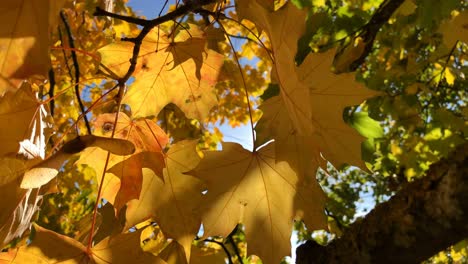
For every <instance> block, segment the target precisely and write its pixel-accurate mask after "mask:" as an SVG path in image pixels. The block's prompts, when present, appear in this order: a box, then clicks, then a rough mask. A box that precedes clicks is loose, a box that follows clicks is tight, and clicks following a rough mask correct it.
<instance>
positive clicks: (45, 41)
mask: <svg viewBox="0 0 468 264" xmlns="http://www.w3.org/2000/svg"><path fill="white" fill-rule="evenodd" d="M64 2H65V1H64V0H46V1H42V2H37V1H35V0H5V1H2V5H1V7H0V23H1V25H2V26H1V28H0V96H3V94H4V93H5V92H6V91H8V90H16V89H17V88H18V86H19V84H20V82H21V80H22V79H25V78H28V77H30V76H32V75H35V74H40V75H46V73H47V71H48V70H49V64H50V63H49V61H50V60H49V53H48V50H49V29H50V28H51V27H53V26H54V25H55V22H56V20H57V18H58V13H59V10H60V8H62V5H63V3H64Z"/></svg>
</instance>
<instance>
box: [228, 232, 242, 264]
mask: <svg viewBox="0 0 468 264" xmlns="http://www.w3.org/2000/svg"><path fill="white" fill-rule="evenodd" d="M227 241H228V242H229V243H231V245H232V248H233V249H234V253H236V256H237V259H238V260H239V262H240V264H244V261H243V260H242V256H241V254H240V252H239V248H238V247H237V244H236V242H235V241H234V239H233V238H232V236H228V237H227Z"/></svg>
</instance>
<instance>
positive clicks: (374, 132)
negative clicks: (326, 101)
mask: <svg viewBox="0 0 468 264" xmlns="http://www.w3.org/2000/svg"><path fill="white" fill-rule="evenodd" d="M348 123H349V125H350V126H351V127H353V128H354V129H356V130H357V131H358V132H359V134H361V135H362V136H364V137H367V138H380V137H382V136H383V129H382V127H381V126H380V124H379V122H377V121H375V120H374V119H372V118H370V117H369V114H368V113H367V112H357V113H353V115H352V116H351V117H350V118H349V120H348Z"/></svg>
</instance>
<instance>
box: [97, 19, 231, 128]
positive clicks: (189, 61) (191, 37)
mask: <svg viewBox="0 0 468 264" xmlns="http://www.w3.org/2000/svg"><path fill="white" fill-rule="evenodd" d="M158 31H159V30H157V29H153V30H152V31H151V32H150V33H149V34H148V36H147V37H146V38H145V39H144V40H143V43H142V45H141V47H140V50H141V52H140V56H139V57H138V65H137V70H136V73H135V82H134V83H132V85H131V86H130V87H129V91H128V93H127V94H126V95H125V96H124V98H123V103H125V104H128V105H129V106H130V107H131V109H132V113H133V116H134V117H147V116H157V114H158V113H159V112H160V111H161V110H162V109H163V108H164V106H166V105H167V104H169V103H174V104H175V105H177V106H178V107H179V108H180V109H182V111H184V113H185V114H186V116H187V117H188V118H196V119H198V120H203V119H204V118H205V117H206V116H207V114H208V111H209V110H210V109H211V108H212V107H213V106H214V105H215V104H216V96H215V94H214V93H213V87H214V85H215V84H216V80H217V76H218V74H219V70H220V68H221V65H222V63H223V57H222V56H221V55H220V54H218V53H217V52H215V51H213V50H209V49H207V48H206V37H205V34H204V32H203V31H201V30H200V29H199V28H197V26H195V25H190V29H187V30H186V29H183V30H181V31H180V32H179V33H178V34H177V35H176V37H175V39H174V41H172V40H170V39H169V38H168V37H167V36H166V35H165V34H164V33H162V31H160V34H158ZM132 49H133V46H132V45H129V43H128V42H116V43H112V44H110V45H108V46H105V47H103V48H101V49H100V50H99V52H100V53H101V55H102V63H103V64H104V65H106V66H107V67H108V68H110V69H112V70H113V71H114V72H116V73H117V74H118V75H119V76H122V75H123V74H124V73H125V72H126V71H127V69H128V66H129V62H128V59H129V58H130V57H131V54H132Z"/></svg>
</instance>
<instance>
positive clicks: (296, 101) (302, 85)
mask: <svg viewBox="0 0 468 264" xmlns="http://www.w3.org/2000/svg"><path fill="white" fill-rule="evenodd" d="M236 3H237V4H238V12H239V15H240V16H241V17H245V18H248V19H250V20H252V21H253V22H254V23H255V24H256V25H257V26H259V27H260V28H261V29H263V30H265V31H266V32H267V33H268V36H269V38H270V41H271V45H272V50H273V57H274V60H275V65H274V69H273V73H272V76H273V79H274V81H275V82H277V83H278V84H279V87H280V96H281V99H282V103H281V105H282V106H281V107H280V106H279V105H278V106H277V107H270V109H271V110H272V111H275V113H276V111H286V112H287V113H288V115H287V116H283V117H282V118H283V119H289V122H288V124H289V123H290V125H288V126H286V127H280V128H276V129H275V130H276V131H277V132H276V134H275V133H273V137H274V138H275V139H276V140H278V139H279V140H281V138H282V139H286V138H289V137H286V136H285V135H286V134H287V133H290V134H292V135H295V134H296V133H298V134H299V135H300V136H302V137H309V139H307V141H308V143H306V144H307V145H306V146H304V147H303V148H304V149H305V148H306V147H308V148H315V149H317V147H318V151H319V152H320V153H321V154H322V155H323V156H324V157H325V158H326V159H327V160H328V161H330V162H332V163H333V164H334V165H335V166H340V165H342V164H344V163H347V164H351V165H357V166H360V167H361V168H365V165H364V163H363V162H362V160H361V147H360V146H361V142H362V141H363V140H364V138H363V137H362V136H360V135H359V134H358V133H357V132H356V131H354V130H353V129H352V128H351V127H349V126H347V125H346V124H345V123H344V120H343V118H342V115H343V110H344V108H346V107H347V106H352V105H356V104H360V103H361V102H362V101H363V100H365V99H367V98H369V97H372V96H375V95H377V93H376V92H374V91H371V90H369V89H367V88H365V86H364V85H362V84H360V83H358V82H356V81H355V79H354V74H352V73H346V74H335V73H333V72H332V71H331V66H332V64H333V57H334V55H335V49H330V50H328V51H327V52H324V53H314V54H309V55H308V56H307V57H306V58H305V60H304V62H303V63H302V64H301V65H300V66H299V67H297V66H296V65H295V62H294V57H295V55H296V53H297V40H298V39H299V38H300V37H301V36H302V34H303V33H304V30H305V24H304V21H305V19H306V11H303V10H299V9H298V8H296V7H295V6H294V5H293V4H291V3H288V4H286V5H285V6H283V7H282V8H281V9H280V10H278V11H276V12H270V11H268V10H265V9H264V8H263V7H262V6H261V5H259V4H258V3H257V2H256V1H238V2H236ZM278 103H279V102H278ZM278 107H279V108H278ZM268 115H269V116H272V115H275V114H274V113H270V114H268ZM260 122H268V121H260ZM270 122H271V120H270ZM284 122H286V121H284ZM266 126H267V127H272V126H273V125H271V124H270V125H266ZM278 129H280V130H281V129H287V130H288V131H278ZM259 132H260V133H271V132H270V131H259ZM260 137H262V136H261V135H260ZM301 141H303V140H301ZM284 145H287V144H286V143H284V144H282V143H278V146H284ZM281 151H283V150H282V149H278V156H279V155H280V154H279V153H281ZM313 152H316V151H313Z"/></svg>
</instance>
